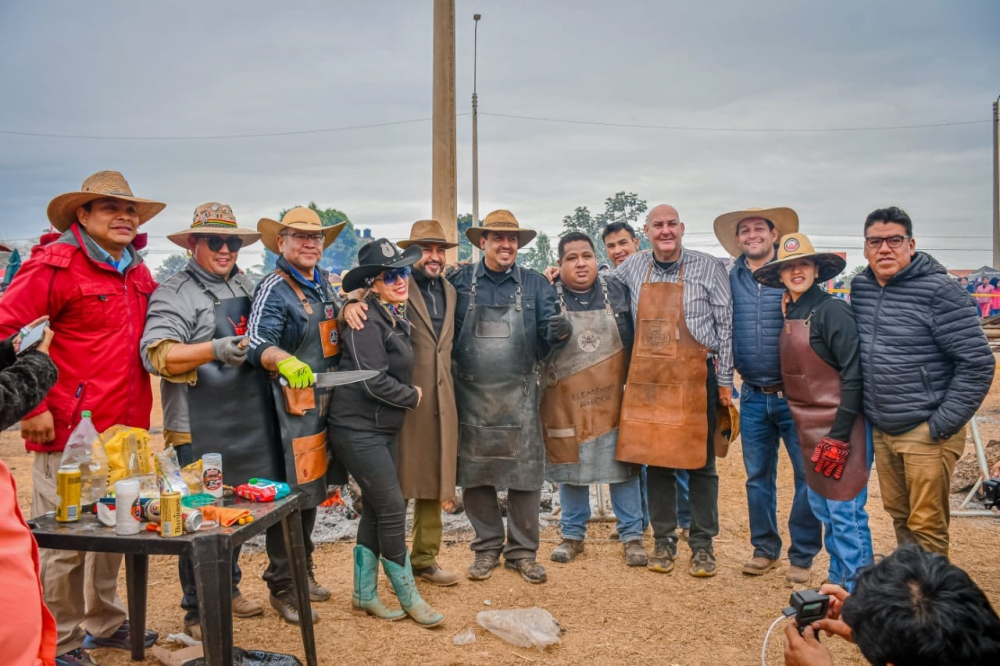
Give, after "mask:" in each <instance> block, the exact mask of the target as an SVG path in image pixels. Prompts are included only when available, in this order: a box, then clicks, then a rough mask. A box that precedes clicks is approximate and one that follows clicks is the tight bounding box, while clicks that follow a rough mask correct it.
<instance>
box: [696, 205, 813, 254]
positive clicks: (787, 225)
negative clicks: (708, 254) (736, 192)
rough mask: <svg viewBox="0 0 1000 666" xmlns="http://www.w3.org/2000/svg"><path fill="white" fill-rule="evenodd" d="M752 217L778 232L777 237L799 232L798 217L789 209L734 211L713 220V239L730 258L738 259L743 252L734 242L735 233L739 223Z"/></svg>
mask: <svg viewBox="0 0 1000 666" xmlns="http://www.w3.org/2000/svg"><path fill="white" fill-rule="evenodd" d="M752 217H762V218H764V219H765V220H768V221H769V222H770V223H771V224H773V225H774V228H775V229H777V230H778V237H779V238H780V237H782V236H784V235H785V234H793V233H795V232H796V231H798V230H799V215H798V213H796V212H795V211H794V210H792V209H791V208H747V209H746V210H736V211H733V212H732V213H726V214H725V215H720V216H719V217H717V218H715V227H714V228H715V237H716V238H718V239H719V242H720V243H721V244H722V247H724V248H725V250H726V252H728V253H729V256H731V257H738V256H740V255H741V254H743V252H742V251H741V250H740V247H739V244H738V243H737V242H736V231H737V229H738V228H739V226H740V222H742V221H743V220H746V219H749V218H752Z"/></svg>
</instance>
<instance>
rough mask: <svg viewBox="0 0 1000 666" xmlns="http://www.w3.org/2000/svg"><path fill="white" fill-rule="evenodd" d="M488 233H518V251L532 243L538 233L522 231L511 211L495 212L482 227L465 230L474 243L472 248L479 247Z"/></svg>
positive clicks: (484, 221)
mask: <svg viewBox="0 0 1000 666" xmlns="http://www.w3.org/2000/svg"><path fill="white" fill-rule="evenodd" d="M486 231H513V232H516V233H517V249H519V250H520V249H521V248H522V247H524V246H525V245H527V244H528V243H530V242H531V239H532V238H534V237H535V234H536V232H534V231H532V230H531V229H522V228H521V227H520V226H519V225H518V223H517V218H516V217H514V213H512V212H510V211H509V210H504V209H502V208H501V209H500V210H495V211H493V212H492V213H490V214H489V215H487V216H486V219H485V220H483V225H482V226H481V227H469V228H468V229H466V230H465V237H466V238H468V239H469V242H470V243H472V247H479V239H480V238H482V236H483V233H484V232H486Z"/></svg>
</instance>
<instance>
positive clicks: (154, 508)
mask: <svg viewBox="0 0 1000 666" xmlns="http://www.w3.org/2000/svg"><path fill="white" fill-rule="evenodd" d="M142 517H143V518H145V519H146V520H148V521H149V522H151V523H158V522H160V500H159V499H157V498H155V497H154V498H152V499H150V500H147V501H146V503H145V504H143V505H142Z"/></svg>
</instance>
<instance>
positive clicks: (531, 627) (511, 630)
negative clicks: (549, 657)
mask: <svg viewBox="0 0 1000 666" xmlns="http://www.w3.org/2000/svg"><path fill="white" fill-rule="evenodd" d="M476 621H477V622H478V623H479V625H480V626H481V627H483V628H484V629H486V630H487V631H489V632H490V633H492V634H496V635H497V636H499V637H500V638H502V639H504V640H505V641H507V642H508V643H513V644H514V645H517V646H519V647H536V648H538V649H539V650H544V649H545V648H547V647H548V646H550V645H554V644H556V643H561V642H562V641H561V640H560V638H559V634H561V633H562V628H561V627H560V626H559V623H558V622H557V621H556V619H555V618H554V617H552V613H550V612H548V611H547V610H545V609H543V608H538V607H537V606H532V607H531V608H515V609H512V610H488V611H479V614H478V615H477V616H476Z"/></svg>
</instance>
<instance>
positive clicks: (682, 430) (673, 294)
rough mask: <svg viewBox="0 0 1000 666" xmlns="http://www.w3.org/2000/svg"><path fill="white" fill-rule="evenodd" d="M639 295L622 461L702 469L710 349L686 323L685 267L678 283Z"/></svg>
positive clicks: (647, 287)
mask: <svg viewBox="0 0 1000 666" xmlns="http://www.w3.org/2000/svg"><path fill="white" fill-rule="evenodd" d="M652 270H653V264H652V262H650V265H649V269H648V270H647V271H646V277H645V278H644V280H643V284H642V287H641V289H640V291H639V307H638V310H637V312H636V315H635V342H634V344H633V347H632V361H631V362H630V364H629V371H628V382H627V383H626V385H625V396H624V398H623V400H622V417H621V424H620V425H619V429H618V460H621V461H623V462H631V463H641V464H645V465H653V466H654V467H671V468H674V469H700V468H702V467H704V466H705V464H706V463H707V462H708V393H707V389H706V387H705V383H706V382H707V381H708V364H707V357H708V354H709V353H710V350H709V349H707V348H706V347H705V346H704V345H702V344H701V343H700V342H698V341H697V340H696V339H695V337H694V336H693V335H691V331H690V330H688V327H687V323H686V322H685V320H684V264H683V263H681V266H680V273H679V275H678V276H677V283H676V284H674V283H671V282H649V275H650V273H651V272H652Z"/></svg>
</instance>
